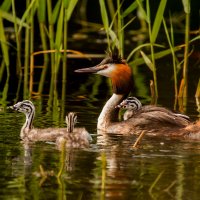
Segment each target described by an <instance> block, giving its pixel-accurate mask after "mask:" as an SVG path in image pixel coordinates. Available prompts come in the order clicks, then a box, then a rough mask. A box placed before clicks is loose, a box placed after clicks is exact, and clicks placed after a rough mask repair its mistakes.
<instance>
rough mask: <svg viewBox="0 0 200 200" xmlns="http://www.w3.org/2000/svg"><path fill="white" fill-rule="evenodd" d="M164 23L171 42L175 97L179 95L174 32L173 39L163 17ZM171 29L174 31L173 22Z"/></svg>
mask: <svg viewBox="0 0 200 200" xmlns="http://www.w3.org/2000/svg"><path fill="white" fill-rule="evenodd" d="M163 25H164V29H165V33H166V36H167V40H168V43H169V46H170V49H171V52H172V60H173V69H174V90H175V97H178V85H177V84H178V83H177V70H176V57H175V52H174V48H173V34H172V33H173V32H172V33H171V35H172V39H170V36H169V33H168V30H167V25H166V22H165V20H164V18H163ZM171 31H173V26H172V23H171ZM171 40H172V42H171Z"/></svg>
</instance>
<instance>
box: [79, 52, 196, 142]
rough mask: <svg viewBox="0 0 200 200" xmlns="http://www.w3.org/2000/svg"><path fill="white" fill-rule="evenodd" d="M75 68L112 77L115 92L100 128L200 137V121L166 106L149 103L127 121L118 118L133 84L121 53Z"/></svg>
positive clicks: (101, 119) (123, 132) (132, 132)
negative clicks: (149, 104)
mask: <svg viewBox="0 0 200 200" xmlns="http://www.w3.org/2000/svg"><path fill="white" fill-rule="evenodd" d="M75 72H78V73H95V74H99V75H102V76H106V77H109V78H110V79H111V81H112V88H113V95H112V96H111V98H110V99H109V100H108V101H107V102H106V104H105V106H104V107H103V110H102V112H101V114H100V116H99V118H98V123H97V129H98V130H100V131H101V132H107V133H120V134H138V133H140V132H141V131H143V130H145V132H146V134H149V135H167V136H186V137H187V136H190V137H192V135H193V134H195V135H196V136H195V137H199V139H200V122H197V123H196V124H192V123H191V122H190V121H189V120H188V118H187V117H185V115H181V114H180V115H179V114H177V115H176V114H174V113H173V112H172V111H170V110H168V109H166V108H163V107H157V106H150V107H149V109H145V110H143V112H138V113H137V115H134V116H133V117H131V118H129V119H127V120H125V121H119V120H118V113H119V108H116V106H117V105H119V104H120V103H121V102H122V101H123V100H124V99H125V98H126V97H127V96H128V94H129V92H130V91H131V89H132V87H133V82H132V72H131V68H130V67H129V65H128V64H127V63H126V61H125V60H123V59H122V58H121V57H120V56H119V55H118V54H115V53H110V55H108V56H107V57H106V58H105V59H104V60H103V61H102V62H101V63H100V64H98V65H96V66H94V67H89V68H82V69H78V70H75ZM147 108H148V107H147ZM192 127H194V132H193V130H192V129H193V128H192Z"/></svg>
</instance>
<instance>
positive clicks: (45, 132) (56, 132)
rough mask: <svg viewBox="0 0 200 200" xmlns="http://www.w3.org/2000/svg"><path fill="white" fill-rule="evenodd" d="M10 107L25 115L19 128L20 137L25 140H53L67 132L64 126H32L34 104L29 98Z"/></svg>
mask: <svg viewBox="0 0 200 200" xmlns="http://www.w3.org/2000/svg"><path fill="white" fill-rule="evenodd" d="M11 108H12V109H14V110H16V111H18V112H22V113H24V114H25V116H26V121H25V123H24V125H23V126H22V128H21V131H20V138H21V139H22V140H23V141H27V142H36V141H52V142H55V141H56V139H57V137H59V136H62V135H64V134H65V133H66V132H67V129H66V128H44V129H39V128H34V127H33V120H34V116H35V106H34V105H33V103H32V102H31V101H29V100H24V101H21V102H18V103H16V104H15V105H13V106H11Z"/></svg>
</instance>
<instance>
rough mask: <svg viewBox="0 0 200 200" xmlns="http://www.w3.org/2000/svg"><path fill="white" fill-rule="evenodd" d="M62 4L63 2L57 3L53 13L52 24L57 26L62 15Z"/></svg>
mask: <svg viewBox="0 0 200 200" xmlns="http://www.w3.org/2000/svg"><path fill="white" fill-rule="evenodd" d="M61 4H62V0H59V1H57V3H56V5H55V7H54V9H53V12H52V23H53V24H55V23H56V22H57V19H58V16H59V14H60V7H61Z"/></svg>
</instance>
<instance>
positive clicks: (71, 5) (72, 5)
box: [67, 0, 78, 21]
mask: <svg viewBox="0 0 200 200" xmlns="http://www.w3.org/2000/svg"><path fill="white" fill-rule="evenodd" d="M77 3H78V0H70V1H69V4H68V8H67V21H69V20H70V18H71V15H72V13H73V11H74V8H75V7H76V4H77Z"/></svg>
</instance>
